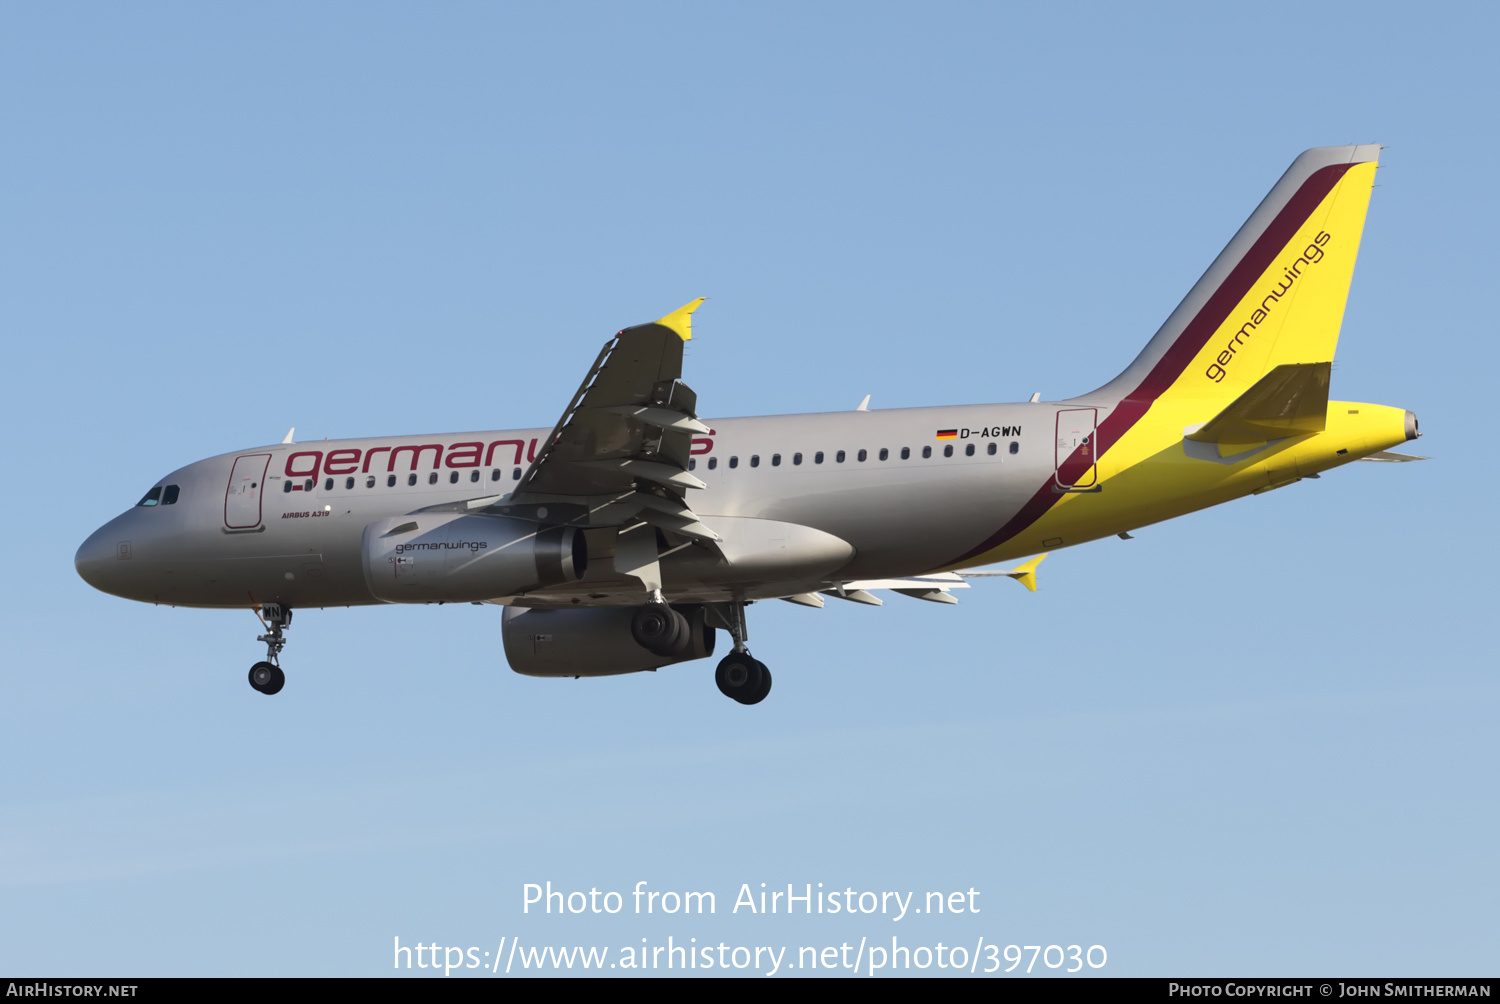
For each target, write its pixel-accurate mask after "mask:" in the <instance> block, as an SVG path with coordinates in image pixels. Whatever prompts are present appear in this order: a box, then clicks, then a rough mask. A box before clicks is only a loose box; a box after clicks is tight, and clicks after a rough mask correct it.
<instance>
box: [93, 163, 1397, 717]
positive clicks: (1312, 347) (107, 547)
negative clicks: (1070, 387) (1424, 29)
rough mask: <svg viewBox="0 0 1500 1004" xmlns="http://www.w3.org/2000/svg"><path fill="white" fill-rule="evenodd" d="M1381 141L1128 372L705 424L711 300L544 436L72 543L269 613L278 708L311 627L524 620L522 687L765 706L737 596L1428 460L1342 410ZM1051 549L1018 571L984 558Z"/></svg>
mask: <svg viewBox="0 0 1500 1004" xmlns="http://www.w3.org/2000/svg"><path fill="white" fill-rule="evenodd" d="M1379 153H1380V147H1379V146H1378V145H1358V146H1340V147H1324V148H1319V149H1313V150H1308V151H1306V152H1304V153H1303V154H1301V155H1300V156H1298V157H1297V158H1296V160H1295V161H1293V163H1292V165H1291V167H1290V168H1289V169H1288V170H1287V172H1286V173H1285V174H1284V175H1283V176H1282V177H1281V179H1280V180H1279V181H1278V182H1277V183H1276V185H1275V186H1274V187H1273V188H1272V189H1271V191H1270V193H1269V194H1268V195H1267V196H1266V197H1265V199H1264V200H1263V201H1262V202H1261V204H1260V205H1259V207H1258V208H1257V209H1256V210H1255V211H1254V212H1253V213H1252V214H1251V216H1250V218H1249V219H1248V220H1247V221H1246V222H1245V224H1244V225H1243V226H1242V227H1241V228H1240V230H1239V231H1238V232H1237V233H1236V234H1235V235H1234V238H1233V239H1232V240H1231V241H1230V242H1229V244H1228V245H1227V246H1226V247H1225V248H1224V250H1223V252H1221V253H1220V254H1219V256H1218V257H1217V258H1215V259H1214V261H1213V263H1212V264H1211V265H1210V266H1209V268H1208V271H1206V272H1205V273H1204V274H1203V276H1202V278H1200V279H1199V280H1198V282H1197V283H1196V284H1195V285H1194V286H1193V287H1192V289H1191V290H1189V292H1188V294H1187V296H1186V297H1185V298H1184V299H1183V301H1182V302H1181V303H1180V304H1179V305H1178V307H1177V308H1176V309H1175V310H1174V311H1173V312H1172V314H1171V315H1170V316H1169V317H1168V318H1167V319H1166V321H1165V322H1164V323H1163V324H1162V326H1161V328H1160V329H1159V330H1158V331H1157V332H1156V334H1155V335H1154V336H1153V337H1152V338H1151V339H1150V341H1148V342H1147V343H1146V346H1145V348H1144V349H1143V350H1141V352H1140V354H1139V355H1138V356H1136V358H1135V360H1134V361H1133V362H1131V363H1130V365H1128V366H1127V367H1126V368H1125V369H1124V370H1123V371H1122V372H1121V373H1120V375H1119V376H1117V377H1115V378H1114V379H1113V380H1111V381H1110V382H1109V383H1107V384H1105V385H1104V386H1103V387H1100V388H1099V389H1097V390H1094V391H1092V392H1090V393H1087V394H1083V395H1080V396H1078V397H1073V398H1068V399H1066V400H1058V401H1049V402H1043V401H1041V400H1040V399H1039V395H1033V396H1032V398H1031V400H1030V401H1026V402H1020V403H1014V404H980V405H959V406H945V407H926V408H904V409H888V410H869V409H868V408H867V403H868V400H869V399H868V398H866V400H865V402H863V403H861V405H860V406H859V408H858V409H856V410H855V411H852V412H838V413H826V414H803V415H776V416H765V417H750V418H727V419H702V418H700V417H699V410H698V401H697V396H696V395H695V394H694V393H693V391H692V390H691V389H690V388H689V387H688V385H687V384H686V383H684V382H683V380H682V358H683V346H684V344H685V343H686V342H687V341H688V340H689V339H690V338H691V337H692V315H693V312H694V311H695V310H696V309H697V308H698V307H699V305H700V304H702V302H703V300H702V298H699V299H696V300H693V301H692V302H690V303H688V304H686V305H685V306H683V307H681V308H679V309H678V310H676V311H674V312H673V313H670V314H668V315H666V316H665V317H662V318H661V319H659V320H657V321H654V322H651V323H647V324H640V325H636V326H633V327H628V328H625V329H624V330H622V331H620V332H618V333H617V334H616V335H615V336H614V337H613V338H611V339H610V340H609V341H608V342H606V343H605V346H604V348H603V350H602V351H601V352H600V353H599V355H598V357H597V358H596V359H595V360H594V363H593V365H592V366H590V367H589V370H588V373H587V375H586V376H585V377H584V379H583V383H582V384H581V386H580V387H579V388H578V390H577V392H576V393H575V394H574V395H573V397H572V399H571V401H570V402H569V403H568V405H567V407H566V408H565V409H564V410H563V412H562V417H561V418H560V419H559V420H558V421H557V422H556V424H555V425H554V426H552V427H551V428H533V429H519V430H507V431H490V432H468V433H457V434H447V435H422V436H396V437H387V438H374V439H342V440H336V441H323V442H317V443H297V442H295V441H294V440H293V438H292V432H288V434H287V436H286V438H285V439H284V440H283V441H282V442H281V443H279V444H277V445H273V446H260V447H254V448H250V449H243V450H237V451H234V452H231V453H225V454H222V455H220V456H217V457H210V458H209V459H207V460H200V461H198V462H196V463H192V464H189V465H187V466H186V467H183V468H181V469H179V470H176V471H173V472H172V473H171V474H169V475H167V476H166V477H165V478H162V479H161V480H160V481H159V482H158V483H157V484H156V485H154V486H153V487H152V488H151V490H150V491H148V492H147V493H146V495H145V496H144V497H143V498H142V499H141V501H140V502H139V503H138V504H137V505H135V506H134V507H132V508H131V509H129V510H128V511H126V512H125V513H123V514H122V515H120V516H117V517H116V518H114V519H112V520H110V521H109V522H108V523H106V524H104V525H103V526H102V527H100V528H99V529H98V530H96V531H95V532H94V533H93V534H92V535H90V536H89V538H88V539H87V540H86V541H85V542H84V543H83V545H82V546H81V547H80V548H79V549H78V553H77V557H76V559H75V564H76V567H77V570H78V573H79V574H80V575H81V576H82V577H83V579H84V580H85V581H87V582H88V583H89V584H90V585H92V586H94V587H96V588H98V589H101V590H103V591H104V592H107V593H112V594H114V595H117V596H123V597H126V598H129V599H134V600H140V601H143V602H148V603H157V604H163V603H164V604H170V605H173V606H190V607H243V608H249V609H250V610H252V611H254V612H255V613H256V616H257V617H259V618H261V621H262V624H263V625H264V629H265V633H264V634H261V635H259V636H258V637H257V641H261V642H265V644H266V648H267V654H266V658H265V659H264V660H262V661H260V662H257V663H256V664H255V665H254V666H253V667H252V668H251V669H250V673H249V678H250V684H251V686H252V687H253V688H254V689H256V690H257V691H259V692H260V693H263V694H275V693H277V692H279V691H280V690H281V689H282V687H283V685H284V683H285V679H286V678H285V673H284V672H283V670H282V668H281V663H280V653H281V650H282V648H283V646H284V645H285V643H286V638H285V631H286V629H287V628H288V627H289V626H290V624H291V619H292V612H293V611H294V610H298V609H302V610H306V609H311V608H322V607H332V606H353V605H357V604H375V603H428V604H431V603H436V604H444V603H476V604H496V605H499V606H501V607H503V608H504V609H503V615H502V621H501V634H502V639H503V643H504V648H505V654H506V658H507V659H508V661H509V662H510V665H511V667H512V669H514V670H515V671H517V672H519V673H522V674H526V675H533V676H547V677H575V678H577V677H584V676H606V675H613V674H620V673H631V672H639V671H645V670H656V669H659V668H661V667H664V666H668V665H673V664H675V663H680V662H685V661H690V660H695V659H702V658H707V657H709V656H711V655H712V654H713V652H714V647H715V637H716V631H717V630H718V629H723V630H725V631H727V632H728V633H729V635H730V637H731V639H732V643H733V644H732V650H731V651H730V652H729V653H728V654H727V655H726V656H725V657H724V658H723V659H722V660H721V661H720V662H719V663H718V666H717V669H716V671H715V675H714V678H715V682H716V683H717V685H718V688H719V690H720V691H721V692H723V693H724V694H725V695H726V696H728V697H730V698H732V699H733V700H735V701H738V702H739V703H741V704H746V705H753V704H757V703H759V702H760V701H762V700H763V699H764V698H765V697H766V695H767V694H768V693H769V692H770V689H771V672H770V670H769V669H768V668H767V667H766V666H765V664H764V663H761V662H759V661H758V660H756V659H755V658H753V657H752V656H751V654H750V650H749V647H748V644H747V637H748V630H747V626H746V608H747V607H748V606H749V605H750V604H752V603H754V602H756V601H759V600H768V599H782V600H789V601H792V602H795V603H800V604H803V605H807V606H813V607H821V606H822V605H823V602H824V598H825V597H830V596H831V597H836V598H840V599H845V600H851V601H855V602H862V603H871V604H879V603H880V602H881V601H880V600H879V599H878V598H877V597H875V596H874V595H873V594H872V593H871V592H870V590H872V589H887V590H894V591H896V592H897V593H898V594H904V595H907V596H910V597H914V598H918V599H925V600H931V601H934V602H946V603H952V602H955V600H954V598H953V596H952V592H953V590H955V589H957V588H962V587H963V586H966V585H967V581H966V580H967V578H968V577H972V576H975V575H984V574H990V575H1002V576H1009V577H1012V578H1015V579H1017V580H1019V581H1020V582H1021V583H1022V584H1023V585H1025V586H1026V587H1027V588H1029V589H1035V588H1036V566H1037V563H1038V562H1040V561H1041V560H1042V558H1043V557H1045V556H1046V554H1047V553H1049V552H1051V551H1055V550H1058V549H1061V548H1067V547H1072V546H1075V545H1078V544H1082V543H1086V542H1088V541H1092V540H1098V539H1101V538H1105V537H1111V536H1121V537H1128V536H1129V532H1130V531H1131V530H1135V529H1137V528H1139V527H1142V526H1145V525H1147V524H1151V523H1156V522H1160V521H1162V520H1166V519H1171V518H1173V517H1175V516H1180V515H1183V514H1185V513H1189V512H1193V511H1196V510H1199V509H1203V508H1206V507H1208V506H1213V505H1218V504H1220V503H1222V502H1228V501H1230V500H1232V499H1236V498H1241V497H1244V496H1247V495H1252V494H1259V493H1262V492H1267V491H1272V490H1274V489H1277V488H1281V487H1284V486H1286V485H1290V484H1293V483H1295V482H1297V481H1300V480H1302V479H1306V478H1317V477H1319V476H1320V475H1321V474H1322V473H1323V472H1325V471H1328V470H1331V469H1332V468H1335V467H1339V466H1342V465H1343V464H1346V463H1350V462H1352V461H1356V460H1387V461H1401V460H1410V459H1421V458H1417V457H1409V456H1406V455H1403V454H1398V453H1392V452H1390V448H1391V447H1394V446H1396V445H1397V444H1400V443H1403V442H1407V441H1409V440H1413V439H1416V438H1417V437H1418V436H1419V435H1420V431H1419V429H1418V425H1417V419H1416V416H1415V415H1414V414H1413V413H1412V412H1410V411H1406V410H1404V409H1401V408H1397V407H1389V406H1385V405H1372V404H1362V403H1357V402H1347V401H1333V400H1329V397H1328V391H1329V382H1330V369H1331V365H1332V362H1333V358H1334V350H1335V348H1336V345H1337V342H1338V335H1339V329H1340V326H1341V323H1342V320H1343V313H1344V305H1345V302H1346V300H1347V297H1348V292H1349V285H1350V281H1351V278H1352V275H1353V271H1354V264H1355V257H1356V254H1357V252H1358V250H1359V243H1360V237H1361V233H1362V231H1363V227H1364V220H1365V213H1366V210H1367V208H1368V205H1369V200H1370V192H1371V188H1372V186H1373V182H1374V177H1375V171H1376V167H1377V163H1378V159H1379ZM1027 555H1039V556H1038V557H1033V558H1032V560H1030V561H1028V562H1026V563H1025V564H1022V565H1019V566H1017V567H1015V568H1011V569H1008V570H990V571H984V570H978V571H976V568H977V566H984V565H990V564H994V563H998V562H1010V561H1014V560H1017V559H1020V558H1023V557H1025V556H1027Z"/></svg>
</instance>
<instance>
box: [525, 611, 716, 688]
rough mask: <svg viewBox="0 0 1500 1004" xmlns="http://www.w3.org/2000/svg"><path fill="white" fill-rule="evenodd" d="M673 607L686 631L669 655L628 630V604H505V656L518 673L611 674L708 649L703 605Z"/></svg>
mask: <svg viewBox="0 0 1500 1004" xmlns="http://www.w3.org/2000/svg"><path fill="white" fill-rule="evenodd" d="M675 609H676V610H677V611H678V612H679V613H681V614H683V615H684V616H685V617H687V622H688V637H687V639H686V640H685V641H684V643H683V644H682V645H681V646H680V647H679V648H678V650H677V651H676V652H675V653H673V654H672V655H656V654H655V653H653V652H648V651H647V650H646V649H644V648H642V647H641V646H640V645H638V644H637V643H636V640H635V638H634V637H633V636H632V634H631V632H630V621H631V618H632V617H634V616H635V608H634V607H592V608H589V607H585V608H582V609H572V610H538V609H533V608H530V607H506V608H505V620H504V624H503V626H502V628H501V632H500V633H501V635H502V636H503V638H504V640H505V658H506V659H507V660H508V661H509V662H510V668H511V669H513V670H515V671H516V672H517V673H520V674H522V675H523V676H616V675H618V674H620V673H638V672H640V671H642V670H646V669H657V668H659V667H661V666H670V665H672V664H673V663H676V662H687V661H688V660H690V659H703V658H707V657H708V656H710V655H713V654H714V635H715V632H714V629H713V628H712V627H711V626H710V625H709V624H708V623H707V622H706V621H705V620H704V611H703V608H702V607H677V608H675Z"/></svg>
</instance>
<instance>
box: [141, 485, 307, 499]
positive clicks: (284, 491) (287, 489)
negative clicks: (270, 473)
mask: <svg viewBox="0 0 1500 1004" xmlns="http://www.w3.org/2000/svg"><path fill="white" fill-rule="evenodd" d="M291 493H292V483H291V482H290V481H283V482H282V483H281V494H283V495H290V494H291ZM151 504H152V505H156V503H155V502H152V503H151Z"/></svg>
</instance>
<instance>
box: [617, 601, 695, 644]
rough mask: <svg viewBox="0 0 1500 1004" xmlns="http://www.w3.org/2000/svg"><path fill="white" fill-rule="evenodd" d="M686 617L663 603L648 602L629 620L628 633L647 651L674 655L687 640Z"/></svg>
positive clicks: (689, 629)
mask: <svg viewBox="0 0 1500 1004" xmlns="http://www.w3.org/2000/svg"><path fill="white" fill-rule="evenodd" d="M689 631H691V628H689V627H688V622H687V618H686V617H684V616H682V614H680V613H678V612H677V611H676V610H673V609H672V608H671V607H669V606H667V605H666V604H665V603H648V604H646V605H645V606H643V607H641V608H640V609H639V610H637V611H636V612H635V616H634V617H632V618H631V620H630V634H631V637H633V638H634V639H635V640H636V644H638V645H640V646H641V648H644V649H645V650H646V651H648V652H653V653H655V654H656V655H668V656H669V655H676V654H677V651H678V649H680V648H681V647H682V645H683V643H684V642H685V641H687V640H688V633H689Z"/></svg>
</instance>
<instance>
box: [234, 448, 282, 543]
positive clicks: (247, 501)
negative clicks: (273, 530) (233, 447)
mask: <svg viewBox="0 0 1500 1004" xmlns="http://www.w3.org/2000/svg"><path fill="white" fill-rule="evenodd" d="M270 463H271V455H270V454H269V453H253V454H251V455H249V456H245V457H235V458H234V470H232V471H230V472H229V487H228V488H227V489H225V492H224V525H225V526H226V527H228V528H229V529H231V530H253V529H255V528H256V527H258V526H260V500H261V496H262V495H264V494H265V488H266V468H267V467H268V466H270Z"/></svg>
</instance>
